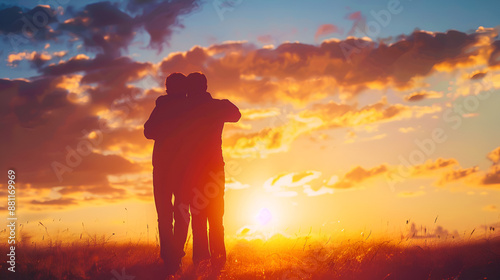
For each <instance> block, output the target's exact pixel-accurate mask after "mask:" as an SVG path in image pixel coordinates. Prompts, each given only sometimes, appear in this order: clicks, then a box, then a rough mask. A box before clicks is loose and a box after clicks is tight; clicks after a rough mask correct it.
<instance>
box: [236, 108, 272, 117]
mask: <svg viewBox="0 0 500 280" xmlns="http://www.w3.org/2000/svg"><path fill="white" fill-rule="evenodd" d="M240 112H241V117H242V119H243V120H259V119H265V118H270V117H276V116H278V115H280V110H279V109H278V108H249V109H241V110H240Z"/></svg>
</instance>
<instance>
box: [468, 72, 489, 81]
mask: <svg viewBox="0 0 500 280" xmlns="http://www.w3.org/2000/svg"><path fill="white" fill-rule="evenodd" d="M486 74H488V72H478V73H475V74H474V75H472V76H471V77H470V79H471V80H481V79H482V78H484V77H485V76H486Z"/></svg>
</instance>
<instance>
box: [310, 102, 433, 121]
mask: <svg viewBox="0 0 500 280" xmlns="http://www.w3.org/2000/svg"><path fill="white" fill-rule="evenodd" d="M440 111H441V107H439V106H430V107H429V106H405V105H401V104H393V105H389V104H387V100H386V99H385V98H384V99H382V100H380V101H378V102H377V103H374V104H371V105H367V106H364V107H362V108H359V109H358V108H356V106H354V105H347V104H338V103H335V102H333V101H330V102H329V103H325V104H321V103H320V104H314V105H313V106H312V109H311V110H309V111H304V112H303V113H301V115H302V116H303V117H304V118H307V117H313V116H314V117H318V118H320V119H322V120H323V127H324V128H334V127H354V126H360V125H366V124H372V123H381V122H387V121H392V120H401V119H409V118H412V117H416V118H419V117H421V116H423V115H426V114H433V113H436V112H440Z"/></svg>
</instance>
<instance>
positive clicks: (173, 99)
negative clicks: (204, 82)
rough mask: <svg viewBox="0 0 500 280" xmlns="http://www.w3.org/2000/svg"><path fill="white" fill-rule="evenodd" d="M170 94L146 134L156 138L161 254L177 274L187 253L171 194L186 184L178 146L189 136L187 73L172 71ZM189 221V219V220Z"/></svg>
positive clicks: (168, 84)
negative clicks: (177, 230)
mask: <svg viewBox="0 0 500 280" xmlns="http://www.w3.org/2000/svg"><path fill="white" fill-rule="evenodd" d="M165 87H166V92H167V95H162V96H160V97H158V98H157V99H156V107H155V108H154V109H153V112H152V113H151V116H150V117H149V119H148V121H147V122H146V123H145V124H144V135H145V136H146V138H148V139H154V140H155V143H154V149H153V189H154V198H155V205H156V211H157V214H158V230H159V234H160V256H161V258H162V259H163V261H164V264H165V267H166V269H167V273H168V274H174V273H175V272H176V271H177V270H178V269H179V266H180V261H181V258H182V256H184V251H183V249H184V244H183V243H182V244H179V243H176V242H175V240H174V231H173V227H172V222H173V216H172V215H173V213H174V209H173V206H172V194H173V193H174V192H175V191H176V190H178V189H179V188H182V187H185V186H186V185H187V184H188V182H186V180H185V178H186V176H185V172H186V171H187V161H186V158H185V155H183V154H181V153H180V152H179V147H180V146H181V145H182V143H183V141H184V139H185V138H186V130H185V128H184V125H185V123H184V122H185V120H183V118H182V116H183V115H184V114H185V112H186V109H187V107H186V106H187V99H186V89H187V85H186V76H184V74H181V73H173V74H171V75H169V76H168V77H167V79H166V80H165ZM187 222H188V224H189V220H188V221H187ZM188 224H186V223H185V221H184V220H183V219H181V222H180V223H178V222H176V223H175V225H176V227H181V226H184V227H186V230H184V229H182V230H180V231H181V232H184V231H187V227H188Z"/></svg>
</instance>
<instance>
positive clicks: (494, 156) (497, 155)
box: [488, 147, 500, 164]
mask: <svg viewBox="0 0 500 280" xmlns="http://www.w3.org/2000/svg"><path fill="white" fill-rule="evenodd" d="M488 159H489V160H491V161H492V162H493V163H495V164H497V163H499V162H500V147H497V148H496V149H494V150H493V151H491V152H490V153H489V154H488Z"/></svg>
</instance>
